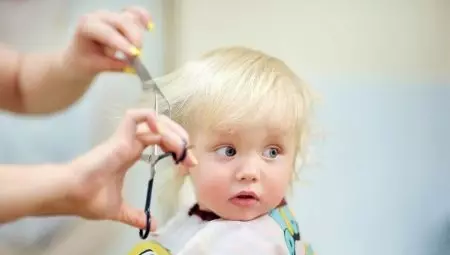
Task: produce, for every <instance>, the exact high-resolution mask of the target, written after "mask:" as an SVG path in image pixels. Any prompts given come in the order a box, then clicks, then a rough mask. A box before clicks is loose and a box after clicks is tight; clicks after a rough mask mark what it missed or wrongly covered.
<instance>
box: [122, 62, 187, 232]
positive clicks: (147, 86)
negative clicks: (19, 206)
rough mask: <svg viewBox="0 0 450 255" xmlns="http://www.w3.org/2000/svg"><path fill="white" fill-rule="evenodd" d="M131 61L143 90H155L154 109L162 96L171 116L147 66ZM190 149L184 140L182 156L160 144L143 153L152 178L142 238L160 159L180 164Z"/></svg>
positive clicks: (169, 113)
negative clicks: (148, 152)
mask: <svg viewBox="0 0 450 255" xmlns="http://www.w3.org/2000/svg"><path fill="white" fill-rule="evenodd" d="M130 62H131V66H132V67H133V68H134V69H135V70H136V74H137V75H138V77H139V79H140V80H141V83H142V90H143V91H148V90H152V91H153V95H152V96H153V98H152V99H153V100H154V102H153V109H154V110H155V112H156V113H158V108H159V107H158V101H159V100H158V99H159V98H162V99H163V101H164V102H165V103H166V104H167V109H168V117H169V118H170V117H171V108H170V103H169V101H168V100H167V98H166V97H165V96H164V94H163V93H162V92H161V90H160V89H159V87H158V85H157V84H156V83H155V81H154V79H153V78H152V76H151V75H150V73H149V72H148V70H147V68H146V67H145V66H144V64H143V63H142V61H141V60H140V59H139V58H138V57H135V58H132V59H130ZM188 149H189V148H188V147H187V144H186V142H185V141H184V150H183V152H182V153H181V155H180V157H178V158H177V155H176V154H175V153H174V152H167V153H163V154H158V146H157V145H153V146H152V148H151V151H150V154H149V155H146V154H142V155H141V160H142V161H144V162H146V163H148V164H150V179H149V181H148V185H147V197H146V199H145V215H146V226H145V229H140V230H139V236H140V237H141V238H142V239H146V238H147V237H148V235H149V232H150V227H151V215H150V204H151V199H152V190H153V180H154V179H155V174H156V168H155V166H156V164H157V163H158V161H160V160H161V159H163V158H166V157H168V156H172V158H173V159H174V161H175V163H176V164H178V163H180V162H181V161H183V160H184V159H185V158H186V154H187V150H188Z"/></svg>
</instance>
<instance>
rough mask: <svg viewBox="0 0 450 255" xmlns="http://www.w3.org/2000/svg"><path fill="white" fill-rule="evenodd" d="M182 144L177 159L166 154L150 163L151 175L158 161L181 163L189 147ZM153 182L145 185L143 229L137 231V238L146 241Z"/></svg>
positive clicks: (149, 222)
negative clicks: (167, 160) (166, 158)
mask: <svg viewBox="0 0 450 255" xmlns="http://www.w3.org/2000/svg"><path fill="white" fill-rule="evenodd" d="M183 142H184V148H183V151H182V153H181V155H180V157H179V158H178V159H177V155H176V154H175V153H174V152H167V153H164V154H162V155H159V156H158V157H157V159H156V160H155V161H154V162H153V163H150V164H151V165H152V172H153V173H154V172H155V165H156V163H158V161H159V160H161V159H163V158H165V157H168V156H172V158H173V160H174V161H175V163H176V164H179V163H180V162H181V161H183V160H184V159H185V158H186V155H187V150H188V149H189V147H188V146H186V145H187V143H186V141H183ZM153 180H154V178H151V179H150V180H149V181H148V185H147V197H146V198H145V229H139V236H140V237H141V238H142V239H146V238H147V237H148V235H149V234H150V227H151V218H152V216H151V215H150V204H151V202H152V191H153Z"/></svg>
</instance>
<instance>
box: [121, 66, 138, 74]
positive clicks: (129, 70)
mask: <svg viewBox="0 0 450 255" xmlns="http://www.w3.org/2000/svg"><path fill="white" fill-rule="evenodd" d="M123 72H124V73H129V74H135V73H136V70H135V69H134V68H133V67H131V66H127V67H125V68H124V69H123Z"/></svg>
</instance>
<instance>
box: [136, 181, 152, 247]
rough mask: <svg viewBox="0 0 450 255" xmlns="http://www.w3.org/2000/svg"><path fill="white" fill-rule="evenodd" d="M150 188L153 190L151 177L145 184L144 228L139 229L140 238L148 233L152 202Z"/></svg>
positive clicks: (143, 237) (145, 236) (144, 237)
mask: <svg viewBox="0 0 450 255" xmlns="http://www.w3.org/2000/svg"><path fill="white" fill-rule="evenodd" d="M152 190H153V179H150V180H149V181H148V186H147V197H146V199H145V216H146V217H145V229H139V236H140V237H141V238H142V239H146V238H147V237H148V234H149V233H150V227H151V224H152V223H151V218H152V217H151V215H150V203H151V202H152Z"/></svg>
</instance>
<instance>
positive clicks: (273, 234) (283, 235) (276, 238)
mask: <svg viewBox="0 0 450 255" xmlns="http://www.w3.org/2000/svg"><path fill="white" fill-rule="evenodd" d="M202 232H203V233H202V234H204V235H205V236H210V238H212V239H215V238H214V237H220V239H221V241H220V242H217V240H211V241H212V242H211V243H217V244H218V243H223V244H224V245H225V246H226V245H230V243H233V244H234V245H233V246H236V249H238V248H237V245H238V244H242V245H243V246H245V248H244V249H247V248H248V249H250V250H251V251H252V252H251V254H257V253H258V252H262V253H264V254H291V255H294V254H295V255H313V254H314V253H313V251H312V249H311V246H310V245H309V244H308V243H306V242H304V241H303V240H301V238H300V231H299V227H298V224H297V221H296V220H295V218H294V215H293V213H292V212H291V210H290V209H289V207H288V206H287V205H285V206H281V207H278V208H276V209H274V210H272V211H271V212H269V213H268V214H267V215H264V216H261V217H259V218H257V219H254V220H251V221H245V222H242V221H227V220H214V221H211V222H209V223H208V224H207V226H205V229H204V230H203V231H202ZM202 236H203V235H202ZM235 252H238V250H236V251H235ZM239 253H241V251H239ZM247 254H248V253H247Z"/></svg>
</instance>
